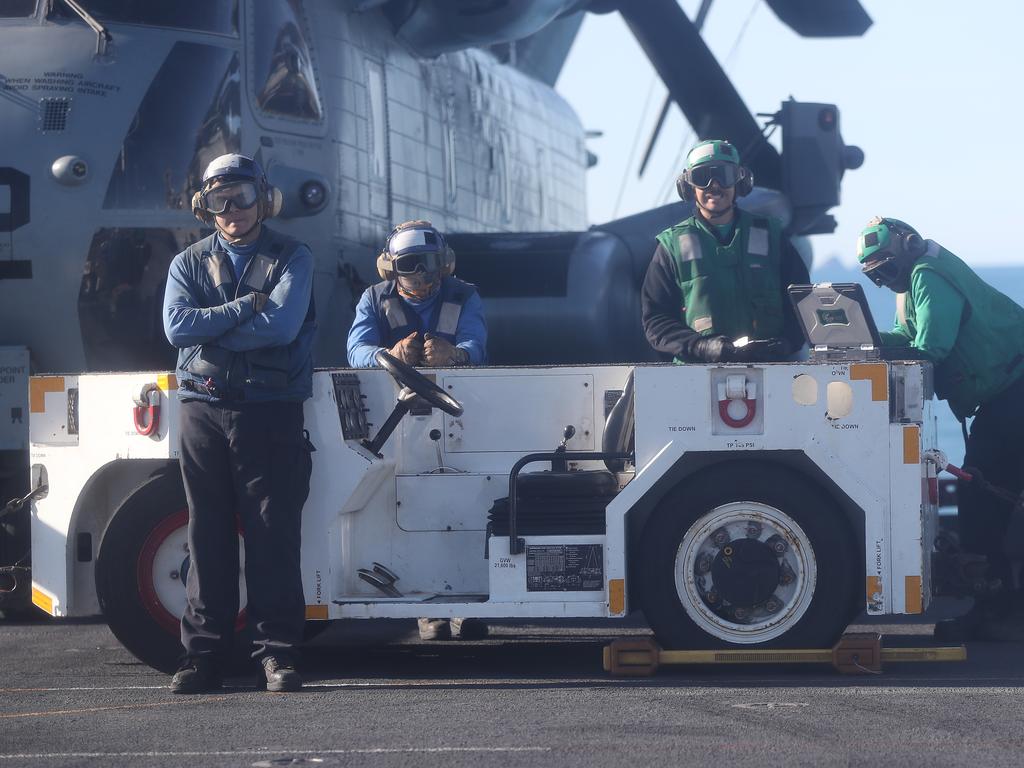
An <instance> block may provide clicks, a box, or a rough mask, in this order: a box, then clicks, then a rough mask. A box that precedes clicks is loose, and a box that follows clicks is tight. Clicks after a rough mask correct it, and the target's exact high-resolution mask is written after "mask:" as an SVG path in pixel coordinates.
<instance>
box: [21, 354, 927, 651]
mask: <svg viewBox="0 0 1024 768" xmlns="http://www.w3.org/2000/svg"><path fill="white" fill-rule="evenodd" d="M380 360H381V362H382V364H383V365H384V366H385V368H384V369H360V370H351V369H340V370H322V371H317V372H315V373H314V375H313V390H314V391H313V396H312V398H311V399H309V400H308V401H307V402H306V404H305V420H306V427H307V429H308V431H309V438H310V441H311V442H312V444H313V446H314V447H315V451H314V452H313V454H312V457H313V470H312V477H311V489H310V494H309V498H308V501H307V502H306V505H305V508H304V510H303V519H302V578H303V588H304V593H305V600H306V617H307V619H308V621H309V622H328V621H331V620H335V619H342V618H362V619H373V618H416V617H420V616H431V617H455V616H459V617H480V618H485V619H504V618H515V619H523V618H539V617H545V618H573V617H585V618H590V619H601V618H608V619H613V618H619V617H624V616H626V615H627V614H629V613H631V612H633V611H636V610H638V609H642V610H643V613H644V616H645V617H646V619H647V621H648V622H649V624H650V625H651V627H652V628H653V630H654V633H655V635H656V638H657V640H658V642H659V643H660V644H661V645H662V646H663V647H664V648H669V649H686V648H730V647H731V648H748V649H749V648H758V647H765V648H769V647H785V648H822V647H829V646H831V645H832V644H833V643H834V642H835V641H836V640H837V638H839V636H840V635H841V634H842V633H843V631H844V630H845V629H846V627H847V626H848V624H849V623H850V622H851V620H852V619H853V618H854V617H856V616H857V615H858V614H860V613H861V612H863V611H866V612H867V613H868V614H869V615H871V616H879V615H883V614H914V613H920V612H922V611H923V610H924V609H925V608H926V607H927V604H928V600H929V595H930V580H931V578H930V577H931V573H930V555H931V550H932V541H933V540H934V538H935V533H936V528H937V519H938V518H937V506H936V499H935V495H934V489H935V485H936V484H935V468H934V466H933V465H932V464H931V463H929V462H928V461H927V460H926V458H925V453H926V451H927V450H929V449H930V448H932V447H934V440H935V418H934V416H933V413H932V408H933V403H932V401H931V395H932V392H931V384H930V380H931V369H930V366H929V364H928V363H922V362H911V361H908V362H884V361H878V360H864V361H857V362H851V361H821V362H799V363H770V364H756V365H755V364H722V365H710V364H695V365H666V364H650V365H605V366H550V367H513V368H497V367H493V368H492V367H481V368H449V369H434V370H430V369H423V370H419V371H418V370H415V369H412V368H410V367H408V366H406V365H404V364H402V363H400V362H398V361H396V360H394V359H393V358H390V357H389V356H387V355H386V354H382V355H381V356H380ZM30 389H31V411H32V413H31V417H32V418H31V453H32V459H31V460H32V475H33V477H32V482H33V487H35V488H37V489H42V486H46V487H45V489H42V490H40V492H39V493H37V494H36V498H35V499H34V500H33V507H32V549H33V551H32V554H33V571H32V579H33V581H32V595H33V601H34V602H35V604H36V605H37V606H39V607H40V608H42V609H43V610H45V611H47V612H48V613H50V614H51V615H53V616H84V615H94V614H97V613H102V614H103V616H104V617H105V619H106V621H107V622H108V623H109V625H110V627H111V629H112V630H113V632H114V634H115V635H116V636H117V637H118V639H119V640H120V641H121V642H122V643H123V644H124V645H125V646H126V647H127V648H128V650H130V651H131V652H132V653H133V654H134V655H135V656H137V657H138V658H139V659H141V660H142V661H144V662H146V663H147V664H150V665H152V666H154V667H157V668H160V669H164V670H167V669H172V668H173V667H174V664H175V662H176V660H177V658H178V655H179V653H180V646H179V644H178V620H179V617H180V616H181V614H182V612H183V611H184V607H185V589H184V580H185V576H186V574H187V569H188V567H189V557H188V548H187V544H186V530H187V520H188V511H187V507H186V503H185V495H184V492H183V489H182V484H181V479H180V473H179V468H178V463H177V458H178V423H177V416H178V408H179V399H178V398H179V396H180V395H181V394H182V393H181V392H179V390H178V389H177V384H176V380H175V377H174V376H173V375H172V374H152V373H132V374H90V375H79V376H63V377H61V376H41V377H35V378H33V379H32V381H31V387H30ZM239 549H240V552H241V553H242V556H243V557H244V534H243V532H242V531H239ZM240 589H241V597H242V600H241V611H240V615H239V626H242V625H243V624H244V615H243V614H244V604H245V592H244V582H243V580H242V579H241V577H240ZM311 626H314V625H311Z"/></svg>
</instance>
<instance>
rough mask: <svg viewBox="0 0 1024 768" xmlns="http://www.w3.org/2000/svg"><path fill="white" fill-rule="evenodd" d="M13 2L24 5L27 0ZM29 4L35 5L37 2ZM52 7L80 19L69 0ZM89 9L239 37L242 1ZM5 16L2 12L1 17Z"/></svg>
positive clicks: (148, 1)
mask: <svg viewBox="0 0 1024 768" xmlns="http://www.w3.org/2000/svg"><path fill="white" fill-rule="evenodd" d="M13 3H14V5H21V4H24V3H26V0H13ZM4 4H8V5H9V4H11V0H4V3H0V5H4ZM28 4H30V5H32V6H34V5H35V2H34V0H32V2H30V3H28ZM52 6H53V7H52V10H51V11H50V15H51V16H57V17H59V18H65V19H71V20H74V21H80V19H79V17H78V15H77V14H76V13H75V12H74V11H73V10H71V8H69V7H68V6H67V5H66V4H65V3H61V2H57V3H53V4H52ZM85 8H86V10H87V11H88V12H89V13H90V14H91V15H92V16H95V17H96V18H97V19H99V20H100V21H113V22H115V23H122V24H144V25H146V26H151V27H170V28H173V29H195V30H198V31H200V32H216V33H217V34H221V35H233V36H236V37H237V36H238V0H88V2H87V3H85ZM3 15H5V14H4V12H3V11H0V16H3Z"/></svg>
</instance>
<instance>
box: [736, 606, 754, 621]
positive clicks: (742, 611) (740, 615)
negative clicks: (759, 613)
mask: <svg viewBox="0 0 1024 768" xmlns="http://www.w3.org/2000/svg"><path fill="white" fill-rule="evenodd" d="M732 615H733V616H735V617H736V620H737V621H743V620H745V619H746V618H747V617H748V616H749V615H750V611H748V610H747V609H746V608H740V607H736V608H733V611H732Z"/></svg>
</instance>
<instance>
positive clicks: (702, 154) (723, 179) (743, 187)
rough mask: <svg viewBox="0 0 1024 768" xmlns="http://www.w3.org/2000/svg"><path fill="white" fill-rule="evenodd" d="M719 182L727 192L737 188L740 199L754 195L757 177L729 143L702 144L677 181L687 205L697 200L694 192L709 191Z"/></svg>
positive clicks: (712, 142) (717, 141) (704, 142)
mask: <svg viewBox="0 0 1024 768" xmlns="http://www.w3.org/2000/svg"><path fill="white" fill-rule="evenodd" d="M713 182H717V183H718V185H719V186H720V187H722V188H723V189H728V188H730V187H734V188H735V189H736V196H737V197H744V196H745V195H748V194H750V191H751V190H752V189H753V188H754V174H752V173H751V172H750V169H749V168H746V167H744V166H742V165H740V153H739V152H738V151H737V149H736V147H734V146H733V145H732V144H731V143H729V142H728V141H724V140H722V139H711V140H709V141H702V142H701V143H700V144H698V145H697V146H695V147H694V148H693V149H691V150H690V152H689V154H687V156H686V168H685V170H683V172H682V173H681V174H680V175H679V178H678V179H676V191H677V192H678V193H679V196H680V197H681V198H682V199H683V200H686V201H687V202H693V200H694V192H693V190H694V188H697V189H707V188H708V187H710V186H711V184H712V183H713Z"/></svg>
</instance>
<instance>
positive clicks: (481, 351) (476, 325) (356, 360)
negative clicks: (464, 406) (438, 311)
mask: <svg viewBox="0 0 1024 768" xmlns="http://www.w3.org/2000/svg"><path fill="white" fill-rule="evenodd" d="M440 296H441V294H440V292H437V293H435V294H434V295H433V296H431V297H430V298H429V299H426V300H424V301H415V300H412V299H408V298H406V297H405V296H402V297H401V298H402V301H403V302H405V305H406V306H407V307H408V308H409V309H411V310H412V311H414V312H415V313H416V314H417V315H418V316H419V318H420V322H421V325H423V327H429V326H430V321H431V318H432V317H433V313H434V310H435V307H436V305H437V302H438V301H439V300H440ZM386 326H387V320H386V319H385V318H383V317H377V316H376V315H375V313H374V310H373V302H372V300H371V297H370V289H367V290H366V291H364V292H363V295H362V297H361V298H360V299H359V303H358V304H357V305H356V319H355V321H354V322H353V323H352V329H351V330H350V331H349V334H348V364H349V365H351V366H352V367H353V368H373V367H375V366H376V365H377V361H376V360H374V357H373V356H374V355H375V354H377V351H378V350H381V349H388V348H389V347H390V346H391V344H387V343H386V338H385V336H384V333H383V332H382V328H385V327H386ZM455 346H456V347H459V348H460V349H464V350H466V353H467V354H468V355H469V364H470V365H484V364H485V363H486V362H487V325H486V323H485V322H484V304H483V301H481V299H480V295H479V294H478V293H477V292H476V291H473V293H472V294H470V296H469V298H468V299H467V300H466V303H465V304H464V305H463V307H462V313H461V314H460V315H459V324H458V328H457V330H456V332H455Z"/></svg>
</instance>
